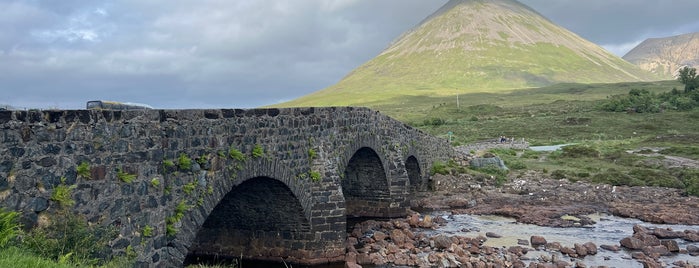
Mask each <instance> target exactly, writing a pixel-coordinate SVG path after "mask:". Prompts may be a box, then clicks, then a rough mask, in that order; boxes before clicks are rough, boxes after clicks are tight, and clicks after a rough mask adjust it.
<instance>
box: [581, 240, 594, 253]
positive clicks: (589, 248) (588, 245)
mask: <svg viewBox="0 0 699 268" xmlns="http://www.w3.org/2000/svg"><path fill="white" fill-rule="evenodd" d="M583 246H584V247H585V248H586V249H587V254H588V255H596V254H597V245H595V243H592V242H587V243H585V244H583Z"/></svg>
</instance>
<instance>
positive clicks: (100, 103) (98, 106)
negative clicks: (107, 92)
mask: <svg viewBox="0 0 699 268" xmlns="http://www.w3.org/2000/svg"><path fill="white" fill-rule="evenodd" d="M87 109H88V110H145V109H153V107H151V106H150V105H147V104H141V103H133V102H117V101H105V100H94V101H88V102H87Z"/></svg>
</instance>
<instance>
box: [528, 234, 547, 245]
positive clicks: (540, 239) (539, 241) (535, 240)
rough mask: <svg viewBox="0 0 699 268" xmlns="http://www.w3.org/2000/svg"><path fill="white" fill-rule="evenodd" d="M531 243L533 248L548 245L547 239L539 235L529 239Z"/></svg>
mask: <svg viewBox="0 0 699 268" xmlns="http://www.w3.org/2000/svg"><path fill="white" fill-rule="evenodd" d="M529 242H530V243H531V244H532V247H535V248H536V247H539V246H544V245H546V238H544V237H543V236H538V235H533V236H531V238H530V239H529Z"/></svg>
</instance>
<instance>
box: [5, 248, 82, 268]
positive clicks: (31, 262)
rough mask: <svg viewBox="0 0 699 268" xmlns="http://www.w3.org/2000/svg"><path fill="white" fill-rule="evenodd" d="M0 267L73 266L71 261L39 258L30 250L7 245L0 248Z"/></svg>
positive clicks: (55, 267) (69, 267) (54, 267)
mask: <svg viewBox="0 0 699 268" xmlns="http://www.w3.org/2000/svg"><path fill="white" fill-rule="evenodd" d="M0 267H15V268H35V267H53V268H74V267H75V265H74V264H71V263H58V262H56V261H53V260H49V259H45V258H41V257H39V256H36V255H35V254H33V253H31V252H27V251H26V250H23V249H20V248H17V247H9V248H4V249H0Z"/></svg>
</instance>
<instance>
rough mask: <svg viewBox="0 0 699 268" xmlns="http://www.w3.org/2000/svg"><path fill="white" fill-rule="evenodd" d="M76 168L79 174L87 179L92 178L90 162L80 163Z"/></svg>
mask: <svg viewBox="0 0 699 268" xmlns="http://www.w3.org/2000/svg"><path fill="white" fill-rule="evenodd" d="M75 170H76V171H77V173H78V176H80V177H82V178H85V179H89V178H90V164H88V163H87V162H82V163H80V165H78V167H77V168H75Z"/></svg>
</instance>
